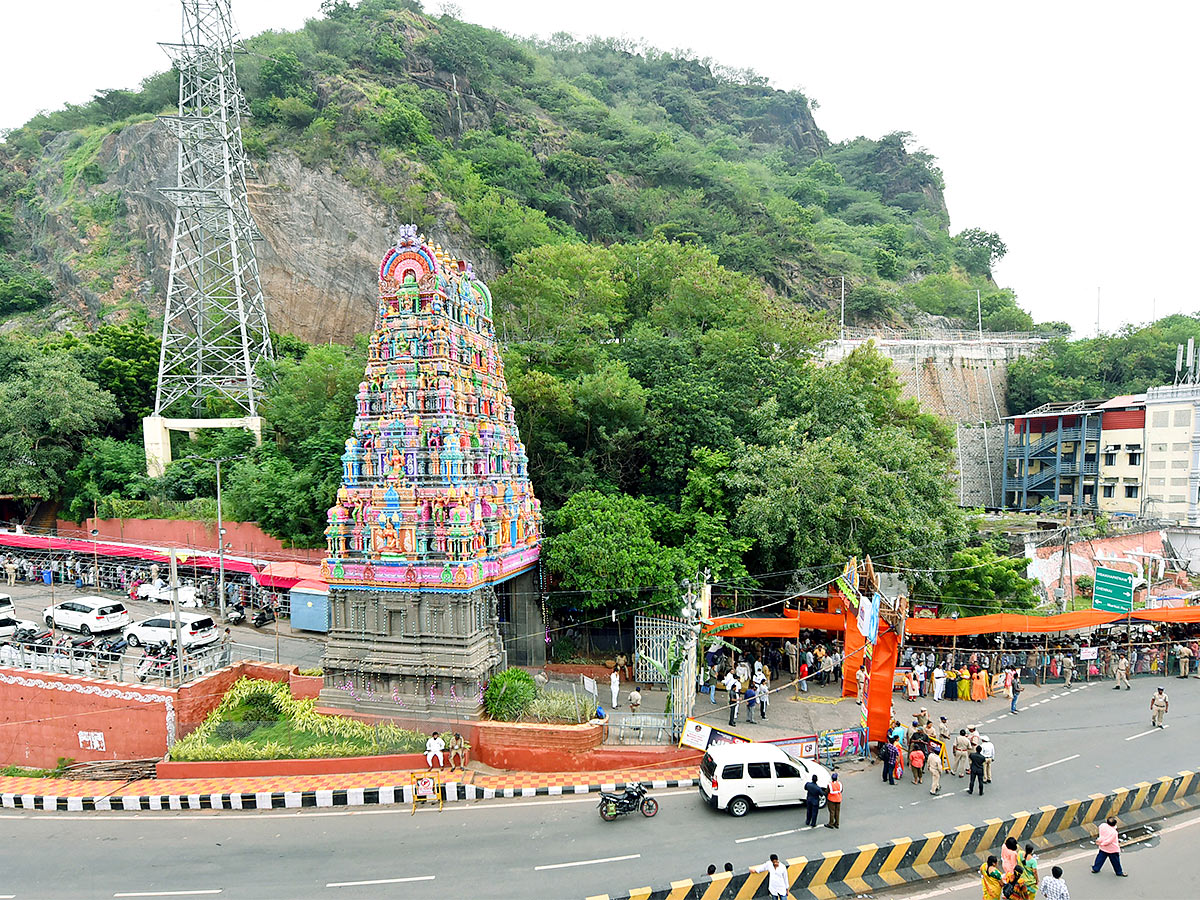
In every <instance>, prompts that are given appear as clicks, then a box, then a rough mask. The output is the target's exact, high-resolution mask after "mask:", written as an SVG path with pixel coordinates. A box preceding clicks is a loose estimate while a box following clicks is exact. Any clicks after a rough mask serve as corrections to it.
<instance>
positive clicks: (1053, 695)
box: [1050, 694, 1062, 700]
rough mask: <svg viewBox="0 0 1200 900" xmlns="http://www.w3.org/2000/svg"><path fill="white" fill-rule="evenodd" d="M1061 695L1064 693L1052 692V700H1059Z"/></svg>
mask: <svg viewBox="0 0 1200 900" xmlns="http://www.w3.org/2000/svg"><path fill="white" fill-rule="evenodd" d="M1061 696H1062V694H1051V695H1050V699H1051V700H1057V699H1058V698H1059V697H1061Z"/></svg>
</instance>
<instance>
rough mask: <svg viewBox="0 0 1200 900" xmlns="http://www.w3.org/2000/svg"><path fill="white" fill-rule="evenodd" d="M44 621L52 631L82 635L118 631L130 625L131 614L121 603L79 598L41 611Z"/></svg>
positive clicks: (100, 598)
mask: <svg viewBox="0 0 1200 900" xmlns="http://www.w3.org/2000/svg"><path fill="white" fill-rule="evenodd" d="M42 621H43V622H45V623H46V624H47V625H48V626H50V627H51V628H70V629H72V630H74V631H78V632H80V633H82V634H100V633H101V632H104V631H118V630H120V629H122V628H124V627H125V626H126V625H128V624H129V611H128V610H127V609H125V604H124V603H122V602H121V601H120V600H109V599H108V598H107V597H76V598H75V599H73V600H64V601H63V602H62V603H59V604H57V605H56V606H47V607H46V608H45V609H43V610H42Z"/></svg>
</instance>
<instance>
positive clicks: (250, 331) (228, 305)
mask: <svg viewBox="0 0 1200 900" xmlns="http://www.w3.org/2000/svg"><path fill="white" fill-rule="evenodd" d="M162 46H163V48H164V49H165V50H166V51H167V52H168V53H169V54H170V55H171V56H172V58H173V59H174V61H175V65H176V67H177V68H178V69H179V115H177V116H164V117H163V121H164V122H165V123H166V124H167V125H168V127H170V128H171V130H172V132H173V133H174V135H175V137H176V138H177V139H178V142H179V151H178V175H177V179H176V184H175V187H173V188H164V189H163V193H164V194H166V195H167V196H168V197H169V198H170V199H171V200H172V201H173V202H174V204H175V234H174V238H173V240H172V242H171V274H170V279H169V281H168V285H167V302H166V313H165V316H164V318H163V332H162V351H161V356H160V357H159V366H158V390H157V392H156V394H155V400H154V415H155V416H157V417H161V416H164V415H168V414H169V413H170V412H172V411H178V412H184V407H185V403H186V406H187V407H190V409H188V412H189V413H190V414H191V415H193V416H198V417H202V416H203V414H204V408H205V405H206V401H208V400H209V399H216V398H225V399H227V400H230V401H232V402H233V403H234V404H236V405H237V406H238V407H240V408H241V411H242V414H243V415H244V416H248V417H257V416H258V400H259V380H258V376H257V374H256V370H257V368H258V365H259V363H261V362H262V361H263V360H264V359H269V358H270V357H271V338H270V332H269V331H268V329H267V313H266V308H265V305H264V303H263V295H262V287H261V285H260V283H259V275H258V261H257V259H256V258H255V255H254V240H255V238H256V237H257V234H258V232H257V229H256V228H255V225H254V220H253V219H252V218H251V217H250V207H249V205H248V203H247V200H246V161H245V154H244V152H243V149H242V115H243V114H244V112H245V100H244V98H243V97H242V94H241V91H240V90H239V89H238V83H237V73H236V71H235V69H234V62H233V46H234V36H233V21H232V16H231V10H230V0H183V40H182V41H181V42H180V43H178V44H163V45H162ZM213 424H214V425H216V424H218V423H217V422H216V421H214V422H213ZM224 424H234V423H233V422H232V421H231V420H225V422H224Z"/></svg>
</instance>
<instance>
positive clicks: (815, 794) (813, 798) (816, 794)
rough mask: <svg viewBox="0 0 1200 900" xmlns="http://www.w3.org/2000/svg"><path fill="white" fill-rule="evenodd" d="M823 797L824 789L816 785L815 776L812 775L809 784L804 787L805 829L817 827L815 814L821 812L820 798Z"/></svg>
mask: <svg viewBox="0 0 1200 900" xmlns="http://www.w3.org/2000/svg"><path fill="white" fill-rule="evenodd" d="M824 796H825V788H823V787H821V786H820V785H819V784H817V776H816V775H814V776H813V777H812V778H811V779H810V780H809V782H808V783H807V784H806V785H804V806H805V807H806V808H805V816H804V824H805V825H806V826H807V827H809V828H816V827H817V825H818V822H817V814H818V813H819V812H820V811H821V798H822V797H824Z"/></svg>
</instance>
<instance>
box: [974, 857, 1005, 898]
mask: <svg viewBox="0 0 1200 900" xmlns="http://www.w3.org/2000/svg"><path fill="white" fill-rule="evenodd" d="M1003 877H1004V873H1003V872H1001V871H1000V863H999V860H997V859H996V857H994V856H989V857H988V858H987V862H985V863H984V864H983V865H982V866H980V867H979V880H980V882H981V884H982V886H983V900H1000V879H1001V878H1003Z"/></svg>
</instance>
